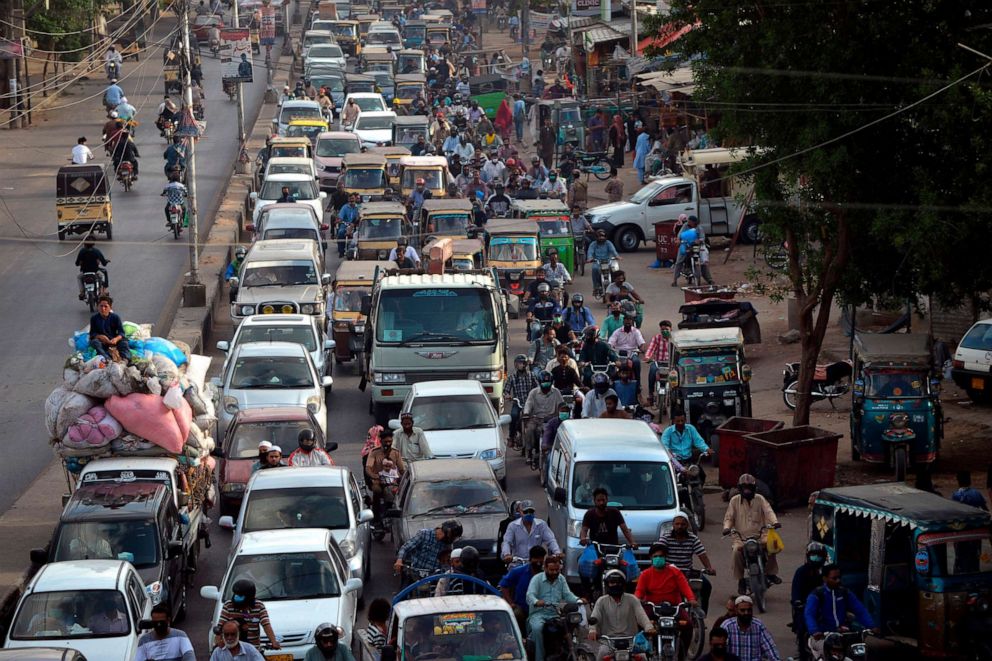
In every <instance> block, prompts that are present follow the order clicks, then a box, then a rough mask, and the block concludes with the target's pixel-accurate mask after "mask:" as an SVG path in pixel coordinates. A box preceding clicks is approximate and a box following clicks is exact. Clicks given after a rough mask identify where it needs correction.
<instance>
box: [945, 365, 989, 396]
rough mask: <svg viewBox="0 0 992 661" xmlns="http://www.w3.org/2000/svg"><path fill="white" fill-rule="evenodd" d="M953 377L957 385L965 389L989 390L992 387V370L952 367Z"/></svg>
mask: <svg viewBox="0 0 992 661" xmlns="http://www.w3.org/2000/svg"><path fill="white" fill-rule="evenodd" d="M951 378H952V379H954V383H955V385H957V387H959V388H963V389H965V390H981V391H983V392H988V391H989V389H992V372H978V371H976V370H965V369H952V370H951Z"/></svg>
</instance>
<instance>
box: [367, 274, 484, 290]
mask: <svg viewBox="0 0 992 661" xmlns="http://www.w3.org/2000/svg"><path fill="white" fill-rule="evenodd" d="M434 285H465V286H475V287H493V286H494V285H495V283H493V279H492V276H491V275H488V274H481V273H405V274H402V275H390V276H386V277H385V278H383V279H382V280H380V281H379V286H380V287H381V288H382V289H421V288H424V287H431V286H434Z"/></svg>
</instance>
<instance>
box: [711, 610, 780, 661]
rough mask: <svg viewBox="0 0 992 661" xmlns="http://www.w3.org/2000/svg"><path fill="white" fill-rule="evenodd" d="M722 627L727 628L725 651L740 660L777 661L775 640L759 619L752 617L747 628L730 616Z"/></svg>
mask: <svg viewBox="0 0 992 661" xmlns="http://www.w3.org/2000/svg"><path fill="white" fill-rule="evenodd" d="M723 628H724V629H726V630H727V651H728V652H730V653H731V654H736V655H737V656H739V657H740V658H741V661H779V655H778V649H776V647H775V641H774V640H772V635H771V634H770V633H769V632H768V629H767V628H766V627H765V625H764V624H762V622H761V620H758V619H753V620H751V624H750V626H748V628H747V629H742V628H741V627H740V625H739V624H738V623H737V618H736V617H732V618H730V619H729V620H727V621H726V622H724V623H723Z"/></svg>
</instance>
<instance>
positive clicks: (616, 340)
mask: <svg viewBox="0 0 992 661" xmlns="http://www.w3.org/2000/svg"><path fill="white" fill-rule="evenodd" d="M635 321H636V315H635V314H631V313H630V312H628V313H626V314H624V315H623V325H622V326H620V328H618V329H616V330H615V331H613V333H612V334H611V335H610V338H609V340H608V341H609V343H610V346H611V347H613V350H614V351H616V352H617V355H621V354H620V352H621V351H626V352H627V353H628V355H629V356H630V357H629V358H628V360H629V362H630V364H631V371H632V373H633V376H634V381H635V382H636V383H637V389H638V391H640V389H641V360H640V358H639V357H638V356H636V355H630V354H632V353H633V352H634V351H637V352H641V353H643V351H644V345H645V342H644V336H643V335H641V330H640V329H639V328H637V326H636V325H635Z"/></svg>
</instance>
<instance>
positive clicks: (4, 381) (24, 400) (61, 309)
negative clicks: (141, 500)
mask: <svg viewBox="0 0 992 661" xmlns="http://www.w3.org/2000/svg"><path fill="white" fill-rule="evenodd" d="M174 24H175V19H174V18H172V17H167V18H163V19H162V20H161V21H160V22H159V24H158V26H157V27H158V30H157V32H156V36H157V37H158V38H162V37H163V36H164V35H165V34H166V33H167V32H168V31H169V30H171V29H172V28H173V26H174ZM160 63H161V53H160V52H159V51H158V50H157V49H155V50H153V51H149V52H148V54H147V56H145V57H142V59H141V61H140V62H139V63H134V62H133V61H129V62H127V63H126V64H125V65H124V70H123V75H124V76H126V80H123V81H122V83H121V85H122V87H123V88H124V91H125V93H126V94H127V96H128V100H129V101H130V102H131V103H132V104H133V105H134V106H135V107H136V108H138V117H139V121H140V122H141V126H140V127H139V129H138V147H139V150H140V152H141V156H142V158H141V159H140V161H141V162H140V167H141V175H142V176H141V177H140V180H139V181H138V182H137V183H136V185H135V188H134V189H132V190H131V191H130V192H129V193H124V192H122V191H119V190H115V191H114V198H113V204H114V219H115V221H114V241H113V242H103V241H102V237H101V238H100V245H99V247H100V249H101V250H103V251H104V254H105V255H106V256H107V257H108V258H109V259H111V260H112V263H111V265H110V267H109V270H110V279H111V285H112V287H111V293H112V294H113V296H114V298H115V308H116V309H117V311H118V312H119V313H120V314H121V315H122V316H123V317H124V318H125V319H129V320H133V321H136V322H146V323H155V322H157V321H158V320H159V317H160V315H161V314H162V310H163V308H164V307H165V303H166V299H167V297H168V296H169V295H170V293H171V291H172V290H173V286H174V285H175V283H177V282H178V281H179V280H180V278H181V275H182V274H183V273H184V272H185V271H186V270H187V269H188V247H187V243H186V242H185V240H184V239H183V240H180V241H178V242H177V241H174V240H173V239H172V237H171V235H167V231H166V228H165V223H164V216H163V213H162V208H163V206H164V203H163V198H161V197H160V195H159V194H160V193H161V189H162V186H163V184H164V183H165V179H164V175H163V173H162V167H163V165H164V161H163V160H162V152H163V150H164V148H165V143H164V141H163V140H162V139H161V138H159V136H158V131H157V130H155V127H154V120H155V112H156V110H157V108H158V104H159V103H160V102H161V101H162V95H163V83H162V78H161V75H162V67H161V64H160ZM219 68H220V67H219V61H218V60H216V59H213V58H210V57H206V58H205V59H204V62H203V70H204V75H205V77H206V80H205V81H204V86H205V88H206V90H205V91H206V95H207V100H206V108H207V111H206V112H207V115H206V116H207V123H208V130H207V136H206V138H205V139H204V140H201V141H200V142H199V144H198V146H197V168H198V175H199V176H198V178H197V179H198V181H197V184H198V195H199V199H198V205H197V206H198V209H199V211H200V214H201V215H200V219H201V229H202V230H204V231H205V230H206V225H207V224H208V223H207V222H204V221H209V220H210V218H211V217H212V214H213V209H215V207H216V204H217V203H218V201H219V195H220V193H221V192H222V191H223V186H224V185H225V184H226V182H227V180H228V178H229V175H230V173H231V171H232V168H233V164H234V160H235V158H236V156H237V147H238V144H237V135H236V132H237V121H236V114H235V106H234V104H233V103H232V102H230V101H228V99H227V97H226V96H225V95H223V94H222V92H221V83H220V73H219ZM263 73H264V72H263ZM262 81H263V82H260V83H256V84H254V85H249V86H245V98H246V114H247V115H248V117H249V120H248V121H251V118H252V117H253V116H254V115H255V113H256V112H257V109H258V107H259V105H260V103H261V98H262V94H263V92H264V76H263V77H262ZM104 86H105V82H104V81H103V78H102V76H100V77H97V78H96V79H94V80H91V81H86V82H84V83H82V84H81V85H77V86H74V87H73V89H72V95H67V96H64V97H62V98H60V99H59V100H58V101H57V103H58V104H59V105H60V106H64V105H68V104H70V103H72V104H77V105H73V106H71V107H66V108H60V109H57V110H53V111H50V112H47V113H44V114H43V115H41V114H40V113H36V114H35V118H36V121H35V126H34V127H33V128H31V129H29V130H26V131H24V130H20V131H4V133H3V140H0V162H2V163H4V164H5V168H4V170H5V172H4V177H3V183H2V184H0V197H2V204H0V265H2V266H0V277H2V278H3V281H4V282H5V283H7V285H6V287H5V290H6V291H7V292H8V294H7V296H5V300H6V301H7V303H6V305H5V307H6V308H7V314H4V315H2V319H0V334H2V335H3V336H4V337H5V338H6V343H5V344H6V346H5V350H4V369H3V370H2V374H0V430H2V431H0V437H2V441H0V442H2V443H3V446H4V448H5V451H6V455H7V456H8V457H10V458H11V459H8V461H5V462H3V463H2V464H0V513H2V512H4V511H6V510H7V509H8V508H9V507H10V505H11V504H12V503H13V502H14V500H15V499H16V497H17V496H18V495H19V494H21V493H23V491H24V489H25V487H27V485H28V484H30V483H31V481H32V480H33V479H34V478H35V477H36V476H37V475H38V473H39V472H40V471H41V470H42V469H43V468H44V467H45V466H46V465H47V464H48V463H49V462H50V461H51V459H52V453H51V449H50V448H49V446H48V443H47V442H46V439H45V434H44V428H43V426H42V420H43V411H44V402H45V398H46V397H47V396H48V393H49V392H51V389H52V387H53V384H55V383H57V382H58V380H59V378H60V370H61V367H62V364H63V362H64V361H65V358H66V355H67V353H68V347H67V346H66V339H67V338H68V337H70V336H71V335H72V332H73V331H74V330H77V329H79V328H82V327H84V326H86V325H87V323H88V319H89V312H88V310H87V309H86V307H85V306H84V305H83V304H82V303H80V302H78V301H77V300H76V291H75V287H76V278H75V273H76V272H77V269H76V267H75V266H74V264H73V263H74V259H75V257H74V253H75V252H76V249H77V244H78V239H79V237H76V240H66V241H64V242H62V243H59V242H58V241H57V240H56V239H57V237H56V236H55V228H56V223H55V200H54V197H55V173H56V171H57V169H58V168H59V167H60V166H62V165H65V164H66V163H67V162H68V161H67V159H68V157H69V152H70V149H71V148H72V146H73V145H75V143H76V138H77V137H79V136H80V135H85V136H86V137H87V138H88V140H89V144H90V147H91V149H92V150H93V152H94V154H95V155H96V157H97V161H99V162H106V160H107V159H106V157H105V156H104V154H103V152H102V149H100V131H101V127H102V126H103V122H104V121H105V117H104V114H103V109H102V105H101V101H100V97H99V93H100V92H101V90H102V89H103V88H104ZM93 95H96V98H93V99H89V100H83V99H85V98H86V97H89V96H93ZM39 116H40V117H41V118H43V119H41V118H39ZM249 126H250V124H249ZM11 216H13V219H12V218H11ZM14 219H16V222H15V220H14ZM32 239H37V240H32Z"/></svg>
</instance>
